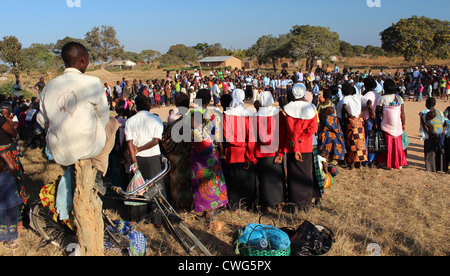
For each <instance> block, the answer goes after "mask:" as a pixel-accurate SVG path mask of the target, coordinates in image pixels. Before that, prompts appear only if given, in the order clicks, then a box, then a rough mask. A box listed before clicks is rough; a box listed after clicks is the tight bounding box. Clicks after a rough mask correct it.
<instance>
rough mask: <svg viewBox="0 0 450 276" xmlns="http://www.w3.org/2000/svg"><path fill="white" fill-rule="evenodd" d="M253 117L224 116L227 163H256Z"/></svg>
mask: <svg viewBox="0 0 450 276" xmlns="http://www.w3.org/2000/svg"><path fill="white" fill-rule="evenodd" d="M252 118H253V117H246V116H230V115H226V114H225V113H224V114H223V135H224V139H225V141H226V142H227V147H226V149H225V163H226V164H233V163H245V162H256V158H255V154H254V151H255V140H254V137H255V135H254V121H253V119H252Z"/></svg>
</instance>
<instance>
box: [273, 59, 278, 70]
mask: <svg viewBox="0 0 450 276" xmlns="http://www.w3.org/2000/svg"><path fill="white" fill-rule="evenodd" d="M276 61H277V60H276V59H274V58H273V59H272V65H273V72H274V73H276V72H277V66H276Z"/></svg>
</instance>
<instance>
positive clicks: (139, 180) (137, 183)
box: [127, 170, 145, 196]
mask: <svg viewBox="0 0 450 276" xmlns="http://www.w3.org/2000/svg"><path fill="white" fill-rule="evenodd" d="M144 184H145V180H144V177H143V176H142V173H141V171H139V170H138V171H137V172H136V173H135V174H134V176H133V178H132V179H131V181H130V184H128V187H127V193H130V192H132V191H134V190H136V189H138V188H139V187H141V186H143V185H144ZM144 192H145V189H143V190H142V191H140V192H139V193H138V194H137V195H140V196H142V195H144Z"/></svg>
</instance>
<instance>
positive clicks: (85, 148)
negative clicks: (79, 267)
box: [37, 42, 119, 256]
mask: <svg viewBox="0 0 450 276" xmlns="http://www.w3.org/2000/svg"><path fill="white" fill-rule="evenodd" d="M61 56H62V58H63V61H64V64H65V67H66V69H65V71H64V74H63V75H61V76H59V77H57V78H55V79H53V80H51V81H50V82H49V83H48V84H47V85H46V86H45V88H44V90H43V91H42V94H41V107H40V112H39V114H38V116H37V121H38V123H39V124H40V125H41V126H42V127H43V128H44V129H47V139H46V140H47V145H48V148H49V150H50V152H51V154H52V155H53V158H54V160H55V162H56V163H57V164H59V165H62V166H72V165H75V171H76V178H75V179H76V184H75V185H76V187H75V191H74V195H73V214H74V218H75V226H76V227H77V237H78V244H79V246H80V253H81V255H89V256H97V255H103V246H104V245H103V231H104V230H103V220H102V202H101V200H100V198H99V197H98V194H97V193H98V192H100V193H104V188H103V185H102V184H101V178H102V175H103V176H104V175H105V173H106V171H107V168H108V156H109V153H110V151H111V150H112V148H113V146H114V140H115V133H116V131H117V129H118V126H119V124H118V122H117V120H116V119H114V118H110V117H109V108H108V102H107V99H106V95H105V93H104V89H103V85H102V82H101V81H100V79H99V78H97V77H93V76H87V75H84V73H85V72H86V68H87V66H88V65H89V53H88V51H87V49H86V48H85V47H84V46H83V45H81V44H79V43H76V42H69V43H67V44H66V45H64V47H63V48H62V52H61ZM96 180H100V181H96Z"/></svg>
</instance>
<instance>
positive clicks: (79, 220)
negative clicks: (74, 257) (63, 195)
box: [73, 160, 104, 256]
mask: <svg viewBox="0 0 450 276" xmlns="http://www.w3.org/2000/svg"><path fill="white" fill-rule="evenodd" d="M75 171H76V176H75V192H74V196H73V213H74V218H75V225H76V227H77V238H78V244H79V246H80V254H81V256H103V254H104V244H103V236H104V228H103V227H104V226H103V217H102V201H101V199H100V198H99V196H98V193H97V191H96V190H94V184H95V175H96V173H97V171H96V170H95V169H93V168H92V163H91V160H80V161H78V162H77V163H76V164H75Z"/></svg>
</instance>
